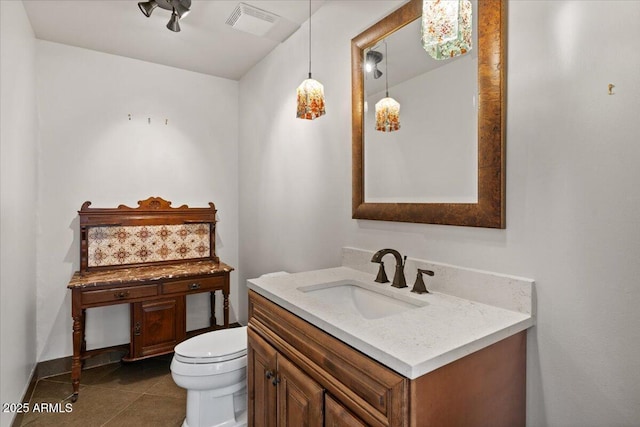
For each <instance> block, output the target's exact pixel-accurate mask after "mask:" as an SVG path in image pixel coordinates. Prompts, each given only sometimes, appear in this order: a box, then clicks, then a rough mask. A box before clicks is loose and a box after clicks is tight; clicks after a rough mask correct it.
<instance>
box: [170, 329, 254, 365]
mask: <svg viewBox="0 0 640 427" xmlns="http://www.w3.org/2000/svg"><path fill="white" fill-rule="evenodd" d="M174 352H175V356H176V358H178V359H179V360H182V361H184V362H190V363H215V362H224V361H226V360H232V359H237V358H239V357H242V356H244V355H245V354H247V327H246V326H242V327H239V328H229V329H221V330H217V331H213V332H207V333H206V334H201V335H197V336H195V337H193V338H190V339H188V340H186V341H183V342H182V343H180V344H178V345H177V346H176V347H175V349H174Z"/></svg>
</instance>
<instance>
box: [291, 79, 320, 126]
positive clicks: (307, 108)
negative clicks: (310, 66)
mask: <svg viewBox="0 0 640 427" xmlns="http://www.w3.org/2000/svg"><path fill="white" fill-rule="evenodd" d="M297 92H298V112H297V114H296V117H297V118H299V119H308V120H313V119H316V118H318V117H320V116H323V115H324V114H325V109H324V86H322V83H320V82H319V81H317V80H314V79H312V78H311V73H309V78H308V79H306V80H304V81H303V82H302V83H300V86H298V91H297Z"/></svg>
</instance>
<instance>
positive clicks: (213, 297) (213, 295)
mask: <svg viewBox="0 0 640 427" xmlns="http://www.w3.org/2000/svg"><path fill="white" fill-rule="evenodd" d="M209 298H210V299H211V317H210V318H209V326H212V327H213V326H216V325H217V324H218V321H217V320H216V291H211V292H209Z"/></svg>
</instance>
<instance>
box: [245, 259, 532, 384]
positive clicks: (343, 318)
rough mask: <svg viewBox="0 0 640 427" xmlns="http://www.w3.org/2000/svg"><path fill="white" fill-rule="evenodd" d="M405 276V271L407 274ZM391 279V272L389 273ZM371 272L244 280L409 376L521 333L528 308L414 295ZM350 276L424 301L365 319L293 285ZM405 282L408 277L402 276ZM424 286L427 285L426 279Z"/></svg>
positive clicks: (528, 319) (438, 294) (330, 271)
mask: <svg viewBox="0 0 640 427" xmlns="http://www.w3.org/2000/svg"><path fill="white" fill-rule="evenodd" d="M407 277H409V276H407ZM390 278H391V276H390ZM374 279H375V276H374V275H372V274H370V273H367V272H363V271H359V270H356V269H353V268H349V267H336V268H329V269H324V270H315V271H307V272H302V273H295V274H290V275H284V276H276V277H260V278H257V279H251V280H248V281H247V284H248V287H249V289H251V290H253V291H255V292H257V293H258V294H260V295H262V296H264V297H266V298H267V299H269V300H271V301H273V302H274V303H276V304H278V305H280V306H281V307H283V308H285V309H287V310H289V311H290V312H292V313H293V314H295V315H297V316H299V317H301V318H302V319H304V320H306V321H308V322H309V323H311V324H313V325H315V326H317V327H318V328H320V329H322V330H324V331H325V332H327V333H329V334H330V335H333V336H334V337H336V338H338V339H340V340H341V341H343V342H345V343H347V344H349V345H350V346H352V347H354V348H356V349H358V350H360V351H361V352H362V353H364V354H366V355H368V356H369V357H371V358H372V359H374V360H377V361H378V362H380V363H382V364H383V365H385V366H388V367H389V368H391V369H393V370H394V371H396V372H398V373H400V374H401V375H404V376H406V377H408V378H410V379H414V378H417V377H420V376H422V375H424V374H426V373H428V372H431V371H433V370H435V369H437V368H439V367H441V366H444V365H446V364H448V363H450V362H453V361H454V360H457V359H460V358H462V357H464V356H466V355H468V354H470V353H473V352H475V351H477V350H479V349H481V348H484V347H487V346H489V345H491V344H494V343H496V342H498V341H500V340H502V339H504V338H507V337H509V336H511V335H514V334H516V333H518V332H521V331H523V330H525V329H527V328H529V327H531V326H533V324H534V319H533V317H532V315H531V313H527V312H518V311H512V310H508V309H505V308H500V307H497V306H493V305H488V304H484V303H480V302H477V301H473V300H469V299H464V298H460V297H456V296H451V295H447V294H445V293H442V292H434V291H432V293H429V294H422V295H418V294H415V293H411V292H410V290H411V284H412V281H411V283H408V285H409V287H407V288H403V289H396V288H393V287H391V286H390V283H385V284H382V283H376V282H375V281H374ZM342 280H352V281H357V282H360V283H362V284H363V285H364V286H366V287H373V289H376V288H377V289H380V288H382V289H383V290H384V292H385V293H393V294H396V295H399V296H400V298H407V297H409V298H414V299H418V300H421V301H424V302H426V303H427V305H426V306H423V307H417V308H414V309H411V310H408V311H405V312H402V313H398V314H395V315H391V316H388V317H384V318H378V319H366V318H364V317H363V316H361V315H360V314H358V313H356V312H354V311H353V310H345V309H344V306H343V305H341V304H332V303H330V302H328V301H326V300H324V299H322V298H318V296H317V295H316V296H314V294H313V292H310V293H305V292H302V291H300V290H298V288H299V287H303V286H310V285H316V284H320V283H328V282H337V281H342ZM408 281H409V280H408ZM427 286H428V284H427Z"/></svg>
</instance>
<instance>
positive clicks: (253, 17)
mask: <svg viewBox="0 0 640 427" xmlns="http://www.w3.org/2000/svg"><path fill="white" fill-rule="evenodd" d="M279 19H280V17H279V16H278V15H274V14H273V13H271V12H267V11H266V10H262V9H258V8H257V7H253V6H250V5H248V4H245V3H240V4H238V6H236V8H235V9H234V10H233V12H232V13H231V16H229V18H228V19H227V22H226V23H227V25H231V26H232V27H233V28H235V29H236V30H240V31H244V32H247V33H251V34H255V35H256V36H260V37H262V36H264V35H265V34H266V33H267V32H268V31H269V30H270V29H271V28H273V26H274V25H275V24H276V23H277V22H278V20H279Z"/></svg>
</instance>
